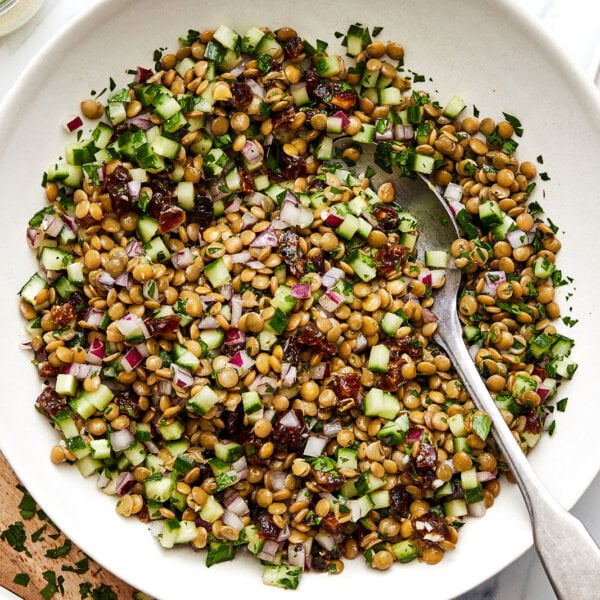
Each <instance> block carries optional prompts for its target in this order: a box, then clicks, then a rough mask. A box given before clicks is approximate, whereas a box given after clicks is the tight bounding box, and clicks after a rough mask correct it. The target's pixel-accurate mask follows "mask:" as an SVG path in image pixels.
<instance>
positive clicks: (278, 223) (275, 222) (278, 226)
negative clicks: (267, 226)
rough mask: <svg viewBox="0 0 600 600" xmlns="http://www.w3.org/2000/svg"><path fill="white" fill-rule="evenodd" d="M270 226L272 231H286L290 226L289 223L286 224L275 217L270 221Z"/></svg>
mask: <svg viewBox="0 0 600 600" xmlns="http://www.w3.org/2000/svg"><path fill="white" fill-rule="evenodd" d="M271 225H273V229H276V230H281V229H288V228H289V226H290V225H289V223H286V222H285V221H282V220H281V219H279V218H278V217H275V218H274V219H273V220H272V221H271Z"/></svg>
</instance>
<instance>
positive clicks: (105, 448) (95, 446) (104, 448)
mask: <svg viewBox="0 0 600 600" xmlns="http://www.w3.org/2000/svg"><path fill="white" fill-rule="evenodd" d="M89 447H90V456H91V457H92V458H93V459H94V460H107V459H109V458H110V455H111V451H112V449H111V447H110V442H109V441H108V439H106V438H100V439H97V440H90V443H89Z"/></svg>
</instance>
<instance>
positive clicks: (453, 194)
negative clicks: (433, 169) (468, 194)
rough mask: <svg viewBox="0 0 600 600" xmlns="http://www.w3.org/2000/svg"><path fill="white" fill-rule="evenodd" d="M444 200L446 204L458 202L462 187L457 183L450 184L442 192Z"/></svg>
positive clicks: (461, 195)
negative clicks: (446, 201)
mask: <svg viewBox="0 0 600 600" xmlns="http://www.w3.org/2000/svg"><path fill="white" fill-rule="evenodd" d="M443 195H444V198H445V199H446V200H448V202H460V201H461V200H462V197H463V187H462V185H460V184H458V183H453V182H450V183H449V184H448V185H447V186H446V189H445V190H444V194H443ZM461 206H462V204H461Z"/></svg>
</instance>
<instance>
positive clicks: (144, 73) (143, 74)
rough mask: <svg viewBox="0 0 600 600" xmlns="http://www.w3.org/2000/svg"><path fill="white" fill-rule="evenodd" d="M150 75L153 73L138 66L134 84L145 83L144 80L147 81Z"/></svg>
mask: <svg viewBox="0 0 600 600" xmlns="http://www.w3.org/2000/svg"><path fill="white" fill-rule="evenodd" d="M152 73H153V72H152V71H151V70H150V69H147V68H146V67H140V66H138V68H137V69H136V71H135V78H134V81H135V83H144V81H146V79H148V77H150V76H151V75H152Z"/></svg>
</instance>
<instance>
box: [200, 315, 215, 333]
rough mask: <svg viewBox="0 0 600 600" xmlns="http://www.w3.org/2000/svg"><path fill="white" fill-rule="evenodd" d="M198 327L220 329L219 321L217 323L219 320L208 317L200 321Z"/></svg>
mask: <svg viewBox="0 0 600 600" xmlns="http://www.w3.org/2000/svg"><path fill="white" fill-rule="evenodd" d="M196 326H197V327H198V329H203V330H204V329H218V328H219V321H217V319H215V318H214V317H212V316H210V315H209V316H208V317H204V319H202V320H200V321H198V323H196Z"/></svg>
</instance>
